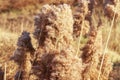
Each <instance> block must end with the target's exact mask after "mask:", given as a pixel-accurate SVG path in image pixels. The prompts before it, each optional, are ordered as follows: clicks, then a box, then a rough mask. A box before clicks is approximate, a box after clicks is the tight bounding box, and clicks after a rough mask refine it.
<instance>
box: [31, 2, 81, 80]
mask: <svg viewBox="0 0 120 80" xmlns="http://www.w3.org/2000/svg"><path fill="white" fill-rule="evenodd" d="M72 34H73V17H72V11H71V9H70V6H69V5H67V4H63V5H57V6H55V5H45V6H43V7H42V9H41V12H40V13H39V14H38V15H37V16H36V18H35V31H34V36H35V38H36V39H37V40H38V43H39V48H38V50H37V51H36V52H37V54H38V55H40V56H39V57H37V59H36V61H35V63H36V64H34V65H33V66H34V67H33V70H32V71H33V73H34V74H35V76H36V77H37V79H40V80H68V79H69V80H82V77H81V72H82V62H81V59H79V58H78V57H76V56H75V55H74V54H75V50H74V48H73V46H72V41H73V36H72ZM41 49H43V50H42V52H41ZM41 53H42V54H41ZM33 76H34V75H33Z"/></svg>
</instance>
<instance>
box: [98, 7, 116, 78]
mask: <svg viewBox="0 0 120 80" xmlns="http://www.w3.org/2000/svg"><path fill="white" fill-rule="evenodd" d="M115 13H116V8H115V12H114V16H113V19H112V23H111V26H110V31H109V33H108V38H107V41H106V45H105V49H104V52H103V56H102V61H101V64H100V70H99V74H98V79H97V80H100V75H101V70H102V66H103V62H104V58H105V53H106V50H107V47H108V43H109V40H110V36H111V32H112V28H113V25H114V21H115Z"/></svg>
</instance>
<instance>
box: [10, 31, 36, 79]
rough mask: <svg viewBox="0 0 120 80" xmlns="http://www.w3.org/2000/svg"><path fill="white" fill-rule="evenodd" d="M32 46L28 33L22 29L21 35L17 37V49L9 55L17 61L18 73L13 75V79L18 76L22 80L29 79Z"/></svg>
mask: <svg viewBox="0 0 120 80" xmlns="http://www.w3.org/2000/svg"><path fill="white" fill-rule="evenodd" d="M34 51H35V50H34V48H33V46H32V44H31V38H30V36H29V33H28V32H26V31H23V32H22V34H21V36H20V37H19V38H18V42H17V49H16V50H15V52H14V55H13V56H12V57H11V59H13V60H14V61H15V62H16V63H18V65H19V68H20V72H21V73H20V74H17V75H16V76H15V80H17V79H19V78H20V77H21V78H22V80H29V74H30V71H31V67H32V64H31V56H32V55H33V53H34Z"/></svg>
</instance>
